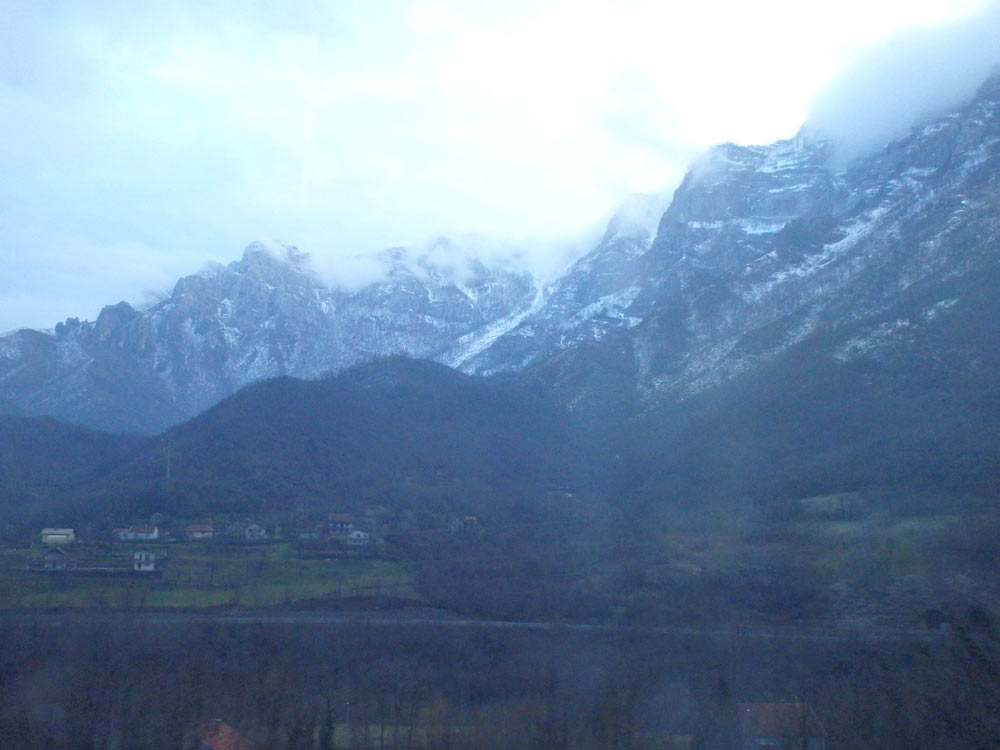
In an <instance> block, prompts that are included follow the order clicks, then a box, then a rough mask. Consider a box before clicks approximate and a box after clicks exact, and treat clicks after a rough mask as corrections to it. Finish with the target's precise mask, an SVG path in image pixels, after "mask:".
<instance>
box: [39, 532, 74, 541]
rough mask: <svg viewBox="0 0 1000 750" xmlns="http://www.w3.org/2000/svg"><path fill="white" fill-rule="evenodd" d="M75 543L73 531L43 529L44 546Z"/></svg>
mask: <svg viewBox="0 0 1000 750" xmlns="http://www.w3.org/2000/svg"><path fill="white" fill-rule="evenodd" d="M75 541H76V534H74V533H73V529H42V544H71V543H73V542H75Z"/></svg>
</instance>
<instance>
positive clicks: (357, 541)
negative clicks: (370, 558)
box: [347, 529, 371, 547]
mask: <svg viewBox="0 0 1000 750" xmlns="http://www.w3.org/2000/svg"><path fill="white" fill-rule="evenodd" d="M369 541H371V539H370V537H369V535H368V533H367V532H365V531H360V530H358V529H355V530H354V531H352V532H351V533H350V534H348V535H347V543H348V544H350V545H352V546H354V547H364V546H365V545H366V544H368V542H369Z"/></svg>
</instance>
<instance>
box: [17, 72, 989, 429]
mask: <svg viewBox="0 0 1000 750" xmlns="http://www.w3.org/2000/svg"><path fill="white" fill-rule="evenodd" d="M835 149H836V147H835V144H831V143H828V142H825V141H823V140H821V139H817V138H814V137H810V136H809V135H808V134H806V132H805V131H803V133H801V134H800V135H799V136H797V137H796V138H794V139H791V140H787V141H779V142H777V143H774V144H771V145H769V146H737V145H734V144H723V145H720V146H717V147H715V148H713V149H711V150H710V151H709V152H708V153H707V154H706V155H705V156H704V157H703V158H702V159H701V160H699V161H698V162H697V163H696V164H695V165H694V166H693V168H692V169H691V170H690V172H689V173H688V175H687V176H686V178H685V179H684V181H683V183H682V184H681V186H680V187H679V188H678V189H677V191H676V192H675V194H674V196H673V199H672V201H671V202H670V203H669V206H665V205H664V203H665V202H664V201H662V200H660V199H657V198H636V199H633V200H632V201H631V202H630V203H629V204H628V205H626V206H625V207H624V208H623V209H622V211H621V212H620V213H619V214H618V216H616V217H615V218H614V219H613V220H612V221H611V222H610V224H609V226H608V229H607V232H606V233H605V235H604V237H603V239H602V240H601V242H600V243H599V245H598V246H597V247H596V248H595V249H594V250H593V251H592V252H590V253H589V254H587V255H585V256H584V257H583V258H581V259H580V260H579V261H578V262H577V263H576V264H575V265H573V266H572V267H571V268H570V269H569V270H568V272H567V273H566V274H565V275H563V276H562V277H561V278H560V279H559V280H558V281H556V282H555V283H554V284H552V285H550V286H549V287H547V288H545V289H542V288H540V287H539V284H538V283H537V281H536V280H534V279H533V278H531V277H530V275H528V274H527V273H523V272H514V271H511V270H505V269H503V268H495V267H494V268H487V267H486V266H484V265H483V264H481V263H477V262H472V263H471V264H470V265H469V266H468V267H467V268H463V269H460V272H458V271H456V269H454V268H451V267H445V266H442V265H441V264H440V263H436V262H435V261H434V260H432V258H433V257H435V254H434V253H433V252H432V253H428V254H425V255H417V256H414V255H413V254H410V253H406V252H404V251H401V250H390V251H386V252H385V253H384V254H383V255H382V256H380V257H379V258H378V259H377V260H378V262H379V263H381V264H383V266H384V267H385V273H384V275H383V278H382V279H381V280H380V281H378V282H375V283H372V284H369V285H367V286H365V287H363V288H361V289H360V290H357V291H344V290H341V289H335V288H331V287H330V286H328V285H326V284H324V283H323V282H322V281H321V280H320V279H319V277H318V276H317V275H316V274H315V273H314V272H313V271H312V270H311V267H310V265H309V261H308V259H307V257H306V256H304V255H302V254H300V253H299V252H298V251H297V250H295V249H294V248H283V247H282V248H278V250H277V252H275V251H272V250H270V249H268V248H267V247H265V246H264V245H260V244H255V245H251V246H250V247H249V248H247V251H246V253H245V254H244V256H243V258H242V259H241V260H240V261H238V262H235V263H231V264H229V265H228V266H226V267H217V268H214V269H211V270H208V271H205V272H203V273H200V274H197V275H194V276H189V277H186V278H184V279H181V280H180V281H179V282H178V283H177V285H176V287H175V288H174V290H173V292H172V293H171V294H170V295H169V297H168V298H167V299H165V300H163V301H162V302H160V303H158V304H156V305H155V306H153V307H151V308H149V309H146V310H136V309H133V308H132V307H131V306H129V305H127V304H125V303H120V304H118V305H116V306H113V307H108V308H105V309H104V310H103V311H102V312H101V314H100V316H99V317H98V319H97V320H96V321H94V322H80V321H77V320H73V319H71V320H69V321H66V322H65V323H63V324H60V325H59V326H57V327H56V330H55V331H54V332H53V333H43V332H38V331H29V330H24V331H19V332H17V333H15V334H12V335H9V336H6V337H4V338H2V339H0V409H2V410H3V411H7V412H14V413H19V414H25V415H52V416H57V417H60V418H62V419H67V420H70V421H74V422H78V423H81V424H84V425H87V426H91V427H99V428H104V429H108V430H115V431H128V432H153V431H156V430H159V429H162V428H163V427H166V426H168V425H170V424H174V423H177V422H180V421H183V420H184V419H187V418H189V417H191V416H193V415H194V414H197V413H199V412H200V411H202V410H204V409H205V408H207V407H208V406H211V405H212V404H214V403H216V402H218V401H219V400H220V399H222V398H224V397H225V396H227V395H229V394H231V393H233V392H234V391H235V390H237V389H238V388H240V387H241V386H243V385H245V384H247V383H250V382H253V381H257V380H260V379H263V378H268V377H272V376H276V375H282V374H288V375H295V376H299V377H305V378H315V377H319V376H321V375H323V374H324V373H328V372H330V371H336V370H341V369H343V368H345V367H346V366H348V365H351V364H353V363H356V362H359V361H363V360H366V359H370V358H372V357H378V356H384V355H388V354H396V353H404V354H408V355H411V356H415V357H423V358H429V359H436V360H438V361H440V362H443V363H445V364H448V365H451V366H453V367H456V368H459V369H462V370H464V371H465V372H468V373H474V374H490V373H498V372H512V371H514V372H517V371H523V370H525V369H528V370H530V371H532V372H533V373H535V374H537V375H538V376H540V377H542V378H543V379H544V380H547V381H548V382H549V383H550V384H551V385H552V387H553V388H554V389H555V392H556V393H557V395H558V396H559V397H560V398H561V399H562V400H563V402H564V403H565V404H568V405H570V406H571V407H574V408H577V409H578V410H584V411H585V407H587V405H588V404H589V405H592V406H594V407H595V408H599V409H607V408H609V407H611V408H615V409H618V410H624V411H625V412H630V413H634V412H635V411H636V410H642V409H648V408H650V407H651V406H655V405H657V404H663V403H669V402H680V401H684V400H686V399H689V398H691V397H692V396H695V395H697V394H702V393H705V392H706V391H709V390H711V389H713V388H715V387H717V386H720V385H722V384H726V383H731V382H734V381H735V380H738V379H739V378H740V377H741V376H744V375H749V374H753V373H757V372H760V371H761V370H762V368H766V367H770V366H773V365H774V363H775V362H778V361H780V360H781V358H782V357H783V356H785V354H786V353H788V352H792V351H793V350H795V351H797V350H801V349H802V348H803V347H811V351H813V352H814V355H813V356H814V359H815V358H818V359H816V361H822V362H823V363H824V366H825V367H829V368H835V369H836V368H841V369H843V368H859V367H861V368H863V367H875V366H878V367H896V368H900V369H903V370H906V369H907V368H914V367H918V368H926V370H927V371H928V372H932V371H943V370H946V369H948V368H953V369H954V368H958V369H959V370H961V369H962V368H972V367H977V366H979V367H981V366H985V364H984V363H985V362H987V361H991V355H990V351H992V350H991V349H990V348H989V347H985V348H984V347H983V346H982V345H980V346H978V348H976V347H972V346H971V344H970V343H969V341H968V338H967V336H966V334H965V330H966V328H965V327H966V326H968V325H969V324H970V321H972V320H978V319H979V318H981V316H982V310H983V309H984V308H983V306H982V305H983V304H989V303H988V300H989V299H990V297H989V295H988V289H987V287H984V286H983V285H984V284H987V280H989V279H996V278H997V277H998V276H1000V263H998V259H1000V258H998V254H997V242H998V238H1000V228H998V227H1000V210H998V209H1000V183H998V175H1000V77H997V76H995V77H993V78H992V79H990V80H989V81H988V82H987V83H986V84H985V85H984V86H983V87H982V89H981V90H980V91H979V93H978V95H977V96H976V97H975V99H974V100H973V101H971V102H970V103H968V105H967V106H965V107H964V108H962V109H961V110H959V111H956V112H951V113H947V114H945V115H942V116H940V117H938V118H936V119H933V120H931V121H928V122H925V123H922V124H920V125H919V126H917V127H916V128H915V129H914V130H913V131H912V132H911V133H910V135H909V136H907V137H906V138H903V139H901V140H899V141H896V142H893V143H890V144H889V145H887V146H886V147H885V148H883V149H881V150H879V151H877V152H875V153H870V154H867V155H865V156H862V157H860V158H856V159H855V160H854V161H853V162H851V163H849V164H847V165H846V166H841V165H840V164H839V162H838V160H837V159H835V158H833V157H835V156H836V151H835ZM432 250H433V248H432ZM438 255H440V254H438ZM444 255H445V256H448V255H449V254H448V253H445V254H444ZM453 256H454V254H452V257H453ZM987 286H988V285H987ZM990 309H992V308H990ZM977 316H979V317H977ZM980 344H982V342H980ZM970 347H971V348H970ZM973 350H974V351H973ZM977 362H978V363H979V364H976V363H977ZM942 368H943V369H942ZM949 372H952V371H951V370H949Z"/></svg>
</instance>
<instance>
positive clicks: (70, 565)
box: [40, 547, 76, 570]
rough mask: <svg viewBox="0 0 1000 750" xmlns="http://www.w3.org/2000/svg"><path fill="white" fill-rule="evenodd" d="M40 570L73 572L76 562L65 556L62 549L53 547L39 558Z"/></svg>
mask: <svg viewBox="0 0 1000 750" xmlns="http://www.w3.org/2000/svg"><path fill="white" fill-rule="evenodd" d="M40 563H41V567H42V570H73V569H74V568H76V560H74V559H73V558H72V557H70V556H69V555H67V554H66V552H65V550H63V549H62V547H54V548H52V549H50V550H49V551H48V552H46V553H45V554H44V555H42V557H41V558H40Z"/></svg>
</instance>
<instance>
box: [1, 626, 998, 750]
mask: <svg viewBox="0 0 1000 750" xmlns="http://www.w3.org/2000/svg"><path fill="white" fill-rule="evenodd" d="M42 622H44V624H40V623H42ZM0 630H2V632H0V746H2V747H12V748H13V747H16V748H24V749H25V750H35V749H36V748H37V749H39V750H40V749H41V748H46V749H47V750H48V749H52V748H69V749H71V750H83V749H84V748H88V749H92V750H106V749H110V748H126V747H127V748H148V749H149V750H159V749H161V748H162V749H163V750H166V749H167V748H169V749H170V750H177V748H194V747H197V742H198V740H197V730H198V727H199V726H200V725H202V724H203V723H204V722H206V721H209V720H212V719H214V718H221V719H223V720H224V721H226V722H227V723H228V724H230V725H231V726H233V727H235V728H236V729H237V730H238V731H239V732H240V733H241V734H242V735H243V736H244V737H246V738H247V739H248V740H250V741H252V742H253V744H254V746H255V747H257V748H287V749H288V750H297V749H301V750H306V749H307V748H308V749H309V750H332V748H335V747H336V748H347V747H349V748H392V749H393V750H402V749H403V748H425V747H426V748H456V749H457V748H482V747H495V748H519V749H520V748H523V749H524V750H528V749H529V748H547V749H552V748H555V749H558V748H594V749H595V750H596V748H610V747H620V748H647V747H648V748H652V747H657V748H671V747H696V748H705V749H706V750H708V749H709V748H719V749H720V750H723V749H726V750H728V749H730V748H733V747H734V746H735V743H737V742H738V741H739V730H738V725H737V723H736V706H737V704H738V703H740V702H743V701H772V700H791V699H795V700H804V701H808V702H809V703H810V705H812V706H813V707H814V709H815V710H816V712H817V714H818V715H819V717H820V720H821V721H822V723H823V725H824V726H825V727H826V730H827V733H828V738H829V741H830V746H831V747H833V748H837V749H838V750H850V749H851V748H859V749H860V748H870V747H880V748H890V749H892V748H919V747H928V748H969V747H995V746H997V744H998V742H1000V724H998V714H997V706H998V705H1000V678H998V676H1000V637H998V633H997V631H996V629H995V628H994V626H993V624H992V623H991V622H990V621H989V618H988V617H987V616H986V615H985V613H983V612H982V611H981V610H980V611H976V610H973V611H970V612H968V613H965V614H964V615H963V616H962V619H961V621H960V622H957V623H956V626H955V628H954V631H953V632H954V634H953V636H952V637H951V638H950V639H943V640H942V641H941V642H940V643H937V644H932V645H923V646H917V645H914V644H905V643H898V644H880V645H864V646H862V645H853V646H852V645H849V644H843V643H830V644H827V645H822V646H819V645H817V644H816V643H803V642H798V643H796V642H794V641H790V642H782V641H752V640H744V641H736V642H721V641H717V642H712V641H711V640H707V639H702V638H687V639H664V638H653V637H641V638H640V637H626V636H608V635H602V636H596V635H581V634H579V633H577V634H569V633H530V632H512V631H491V630H488V629H462V628H445V627H430V626H415V625H414V626H396V627H391V628H390V627H379V628H376V627H373V626H365V625H363V624H359V625H357V626H336V627H334V626H302V625H298V626H291V625H287V626H259V625H254V626H251V625H241V626H238V625H221V624H219V625H205V624H203V625H177V624H173V625H168V624H165V623H161V624H155V623H150V622H147V624H145V625H142V626H140V625H137V624H136V625H124V624H120V623H119V624H117V625H114V626H109V621H104V622H99V621H95V620H93V619H91V620H87V619H85V618H84V619H79V620H76V621H74V620H73V619H72V618H63V619H61V620H59V621H56V620H51V621H39V620H36V621H35V624H30V622H29V624H25V623H15V622H14V621H12V620H6V621H4V622H0Z"/></svg>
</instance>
